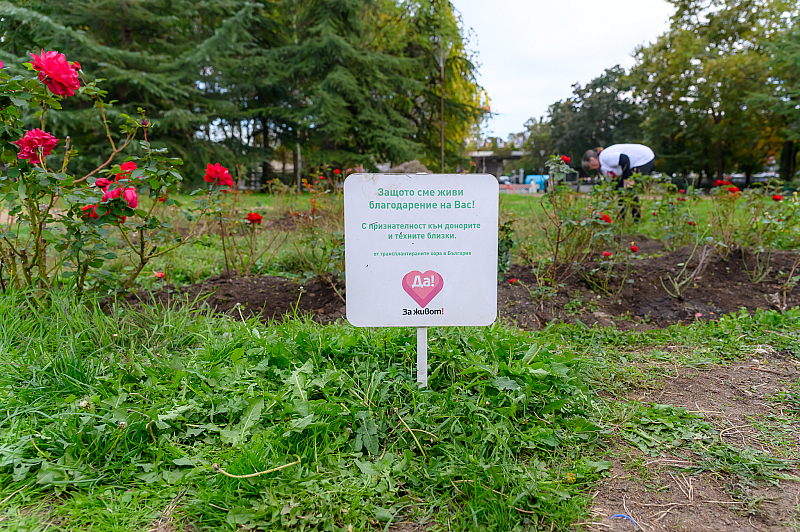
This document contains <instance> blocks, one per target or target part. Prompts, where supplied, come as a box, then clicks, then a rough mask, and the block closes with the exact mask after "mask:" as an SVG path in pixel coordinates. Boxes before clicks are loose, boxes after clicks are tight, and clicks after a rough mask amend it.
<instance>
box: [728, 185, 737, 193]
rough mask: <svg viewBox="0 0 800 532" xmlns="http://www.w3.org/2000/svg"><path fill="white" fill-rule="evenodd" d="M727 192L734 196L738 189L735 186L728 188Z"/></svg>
mask: <svg viewBox="0 0 800 532" xmlns="http://www.w3.org/2000/svg"><path fill="white" fill-rule="evenodd" d="M728 192H730V193H731V194H735V193H737V192H739V187H736V186H733V187H728Z"/></svg>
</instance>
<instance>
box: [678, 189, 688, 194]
mask: <svg viewBox="0 0 800 532" xmlns="http://www.w3.org/2000/svg"><path fill="white" fill-rule="evenodd" d="M678 192H680V193H681V194H686V190H685V189H680V190H679V191H678Z"/></svg>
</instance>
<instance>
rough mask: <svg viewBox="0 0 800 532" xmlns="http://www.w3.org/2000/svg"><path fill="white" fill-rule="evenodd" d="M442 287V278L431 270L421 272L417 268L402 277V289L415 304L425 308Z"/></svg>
mask: <svg viewBox="0 0 800 532" xmlns="http://www.w3.org/2000/svg"><path fill="white" fill-rule="evenodd" d="M442 288H444V279H442V276H441V275H439V274H438V273H436V272H435V271H433V270H428V271H427V272H425V273H422V272H420V271H418V270H414V271H413V272H408V273H407V274H406V276H405V277H403V290H405V291H406V293H407V294H408V295H410V296H411V298H412V299H413V300H414V301H416V302H417V304H418V305H419V306H420V307H422V308H425V307H426V306H428V303H430V302H431V300H432V299H433V298H434V297H436V294H438V293H439V292H441V291H442Z"/></svg>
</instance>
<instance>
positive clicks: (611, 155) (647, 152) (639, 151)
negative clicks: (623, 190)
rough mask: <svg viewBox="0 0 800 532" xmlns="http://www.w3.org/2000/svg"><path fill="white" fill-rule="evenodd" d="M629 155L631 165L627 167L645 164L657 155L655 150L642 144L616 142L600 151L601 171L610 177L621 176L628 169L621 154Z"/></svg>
mask: <svg viewBox="0 0 800 532" xmlns="http://www.w3.org/2000/svg"><path fill="white" fill-rule="evenodd" d="M622 155H627V156H628V159H629V160H630V166H629V167H628V168H627V169H628V170H630V169H631V168H637V167H639V166H643V165H645V164H647V163H649V162H650V161H652V160H653V159H655V157H656V155H655V153H653V150H651V149H650V148H648V147H647V146H644V145H642V144H614V145H613V146H609V147H608V148H606V149H604V150H603V151H601V152H600V156H599V159H600V171H601V172H602V173H603V175H605V176H608V177H621V176H622V174H623V172H624V171H625V170H626V169H625V168H623V165H622V161H620V156H622Z"/></svg>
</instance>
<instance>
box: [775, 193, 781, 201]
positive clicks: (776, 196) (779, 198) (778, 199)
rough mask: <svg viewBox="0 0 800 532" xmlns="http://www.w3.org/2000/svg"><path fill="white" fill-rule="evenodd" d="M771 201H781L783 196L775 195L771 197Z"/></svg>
mask: <svg viewBox="0 0 800 532" xmlns="http://www.w3.org/2000/svg"><path fill="white" fill-rule="evenodd" d="M772 200H773V201H783V196H781V195H780V194H775V195H773V196H772Z"/></svg>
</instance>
